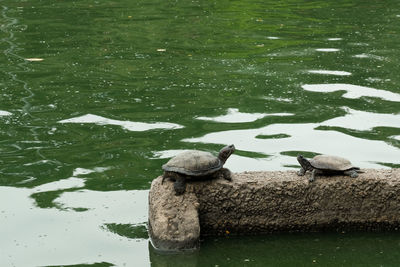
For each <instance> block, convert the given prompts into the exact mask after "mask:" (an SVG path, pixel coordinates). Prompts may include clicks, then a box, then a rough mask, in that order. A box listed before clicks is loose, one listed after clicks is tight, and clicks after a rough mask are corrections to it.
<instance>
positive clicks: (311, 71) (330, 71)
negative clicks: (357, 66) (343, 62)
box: [308, 70, 351, 76]
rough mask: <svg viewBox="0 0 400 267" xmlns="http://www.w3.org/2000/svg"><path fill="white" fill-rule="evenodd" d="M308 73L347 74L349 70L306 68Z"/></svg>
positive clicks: (349, 73)
mask: <svg viewBox="0 0 400 267" xmlns="http://www.w3.org/2000/svg"><path fill="white" fill-rule="evenodd" d="M308 72H309V73H314V74H322V75H335V76H349V75H351V72H347V71H340V70H308Z"/></svg>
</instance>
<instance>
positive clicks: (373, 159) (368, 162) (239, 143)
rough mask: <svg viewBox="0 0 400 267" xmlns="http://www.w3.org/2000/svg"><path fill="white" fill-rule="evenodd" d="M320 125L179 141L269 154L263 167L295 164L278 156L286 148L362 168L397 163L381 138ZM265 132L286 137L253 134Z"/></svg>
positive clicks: (396, 154) (398, 155)
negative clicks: (329, 156) (332, 157)
mask: <svg viewBox="0 0 400 267" xmlns="http://www.w3.org/2000/svg"><path fill="white" fill-rule="evenodd" d="M322 124H323V123H322ZM320 125H321V124H318V123H308V124H271V125H268V126H265V127H262V128H259V129H245V130H231V131H222V132H216V133H210V134H207V135H205V136H203V137H199V138H188V139H184V140H183V141H186V142H199V143H213V144H235V146H236V148H237V149H238V150H243V151H252V152H258V153H264V154H267V155H271V157H268V158H265V159H261V160H263V161H264V163H265V165H264V168H263V169H264V170H282V169H284V168H285V166H287V165H298V163H297V161H296V159H295V157H285V156H282V155H281V153H282V152H288V151H311V152H316V153H321V154H333V155H338V156H342V157H346V158H349V159H351V161H352V162H353V163H354V164H356V165H359V166H360V167H362V168H384V166H383V165H380V164H378V162H385V163H393V164H399V163H400V151H399V149H397V148H395V147H393V146H391V145H389V144H387V143H385V142H384V141H379V140H367V139H362V138H357V137H354V136H351V135H347V134H344V133H341V132H338V131H333V130H317V129H315V128H316V127H318V126H320ZM268 135H271V136H276V135H284V136H286V137H285V138H280V139H278V138H269V139H268V138H267V139H264V138H257V136H268ZM287 136H289V137H287ZM233 158H234V157H233ZM257 160H259V159H257ZM257 164H258V163H257ZM226 166H227V167H229V168H230V169H232V170H233V171H251V170H253V169H251V168H250V167H249V166H251V165H248V163H245V162H240V161H237V162H236V161H233V160H228V161H227V163H226Z"/></svg>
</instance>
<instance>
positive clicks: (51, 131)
mask: <svg viewBox="0 0 400 267" xmlns="http://www.w3.org/2000/svg"><path fill="white" fill-rule="evenodd" d="M0 6H1V9H0V12H1V13H0V22H1V23H0V24H1V25H0V29H1V31H0V39H1V43H0V44H1V51H2V53H0V70H1V71H0V200H1V201H0V225H1V226H2V234H1V236H2V238H1V240H0V263H1V265H2V266H60V265H85V264H86V265H91V264H93V265H94V266H111V265H115V266H124V264H125V265H126V266H150V265H153V266H176V265H177V264H178V265H179V264H180V265H182V266H186V265H188V266H215V265H218V266H266V265H270V266H278V265H281V266H293V265H296V266H309V265H314V264H315V265H317V264H320V265H324V266H328V265H329V266H338V265H341V266H356V265H360V266H368V265H369V266H381V265H382V266H396V265H399V263H400V260H399V255H398V254H399V252H398V251H399V242H400V236H399V235H398V234H397V233H380V234H379V233H378V234H377V233H375V234H369V233H365V234H360V233H358V234H340V233H338V234H333V233H331V234H323V233H321V234H313V235H283V236H272V237H271V236H264V237H240V238H236V237H228V238H222V237H219V238H217V239H216V240H214V239H212V238H210V239H206V240H204V241H203V242H202V246H201V250H200V251H198V252H196V253H192V254H184V255H179V256H177V255H174V256H172V255H158V254H157V253H154V251H153V250H152V248H151V246H149V241H148V237H147V234H146V226H145V223H146V221H147V194H148V189H149V187H150V183H151V180H152V179H153V178H155V177H156V176H158V175H160V174H161V168H160V166H161V165H162V164H163V163H165V162H166V161H167V159H168V158H169V157H171V156H173V155H175V154H177V153H178V152H179V151H181V150H183V149H192V148H196V149H202V150H207V151H218V150H219V149H220V148H221V147H222V146H223V145H225V144H231V143H233V144H235V146H236V147H237V152H236V153H235V155H233V156H232V157H231V158H230V159H229V161H228V162H227V164H226V166H227V167H228V168H230V169H231V170H232V171H234V172H241V171H253V170H286V169H293V168H297V167H296V166H297V165H298V164H297V162H296V159H295V156H296V155H297V153H299V152H301V153H303V154H305V155H306V156H313V155H315V154H317V153H329V154H335V155H339V156H345V157H347V158H349V159H351V161H352V162H353V163H354V164H355V165H358V166H360V167H361V168H390V167H399V166H400V130H399V128H400V113H399V112H400V104H399V102H400V89H399V84H400V76H399V75H398V73H399V72H400V67H399V64H398V63H399V60H400V56H399V52H398V49H399V43H400V37H399V36H400V35H399V31H400V3H399V2H398V1H391V0H390V1H378V0H373V1H361V0H357V1H345V0H340V1H299V0H288V1H254V0H241V1H202V0H200V1H159V0H139V1H127V0H120V1H116V0H115V1H106V0H99V1H93V0H90V1H89V0H81V1H74V0H70V1H49V0H42V1H26V0H13V1H11V0H2V1H0ZM35 58H36V61H35V60H33V59H35Z"/></svg>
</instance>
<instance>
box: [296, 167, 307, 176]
mask: <svg viewBox="0 0 400 267" xmlns="http://www.w3.org/2000/svg"><path fill="white" fill-rule="evenodd" d="M306 171H307V170H306V169H304V168H301V169H300V170H299V171H298V172H297V175H298V176H303V175H304V174H306Z"/></svg>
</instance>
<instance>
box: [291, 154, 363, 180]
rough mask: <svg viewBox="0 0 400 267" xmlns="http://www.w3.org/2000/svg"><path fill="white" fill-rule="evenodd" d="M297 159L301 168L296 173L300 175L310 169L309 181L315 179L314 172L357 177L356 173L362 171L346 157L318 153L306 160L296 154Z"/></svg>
mask: <svg viewBox="0 0 400 267" xmlns="http://www.w3.org/2000/svg"><path fill="white" fill-rule="evenodd" d="M297 161H298V162H299V163H300V165H301V169H300V170H299V172H298V173H297V174H298V175H300V176H302V175H304V174H305V173H306V171H311V172H312V173H311V176H310V178H309V181H310V182H313V181H314V180H315V175H316V174H322V175H332V174H344V175H347V176H350V177H352V178H356V177H358V173H362V171H361V170H360V168H358V167H355V166H353V164H351V162H350V161H349V160H348V159H345V158H342V157H337V156H331V155H318V156H315V157H314V158H312V159H310V160H307V159H306V158H304V157H303V155H298V156H297Z"/></svg>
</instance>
